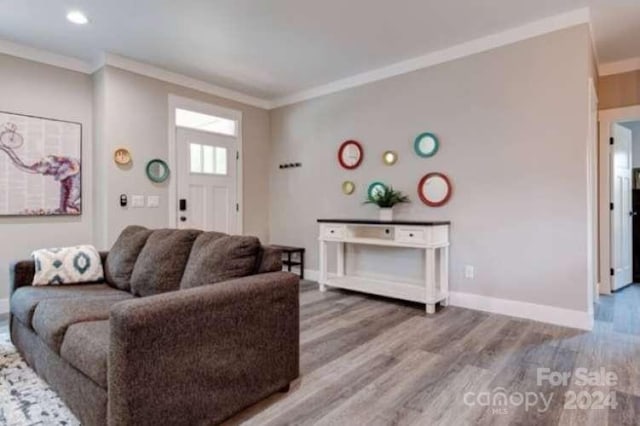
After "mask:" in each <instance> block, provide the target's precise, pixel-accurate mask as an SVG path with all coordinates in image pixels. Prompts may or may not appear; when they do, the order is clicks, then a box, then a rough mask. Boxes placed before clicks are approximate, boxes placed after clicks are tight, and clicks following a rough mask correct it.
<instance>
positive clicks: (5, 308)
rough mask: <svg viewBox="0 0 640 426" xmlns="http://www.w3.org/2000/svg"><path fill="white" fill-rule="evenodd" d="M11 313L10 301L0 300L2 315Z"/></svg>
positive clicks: (0, 312) (0, 313)
mask: <svg viewBox="0 0 640 426" xmlns="http://www.w3.org/2000/svg"><path fill="white" fill-rule="evenodd" d="M8 313H9V299H0V315H2V314H8Z"/></svg>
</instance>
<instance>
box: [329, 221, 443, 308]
mask: <svg viewBox="0 0 640 426" xmlns="http://www.w3.org/2000/svg"><path fill="white" fill-rule="evenodd" d="M318 223H319V224H320V236H319V237H318V240H319V243H320V278H319V284H320V291H325V290H326V287H327V286H330V287H337V288H343V289H347V290H354V291H360V292H363V293H371V294H376V295H380V296H386V297H393V298H396V299H402V300H410V301H413V302H420V303H424V304H425V305H426V311H427V314H433V313H435V311H436V304H437V303H440V304H441V305H443V306H446V305H447V303H448V297H449V288H448V287H449V225H450V222H448V221H446V222H445V221H442V222H414V221H392V222H383V221H377V220H357V219H318ZM329 243H335V244H336V245H337V247H338V258H337V271H336V274H335V275H333V274H332V275H331V276H330V275H329V273H328V271H327V245H328V244H329ZM345 244H364V245H376V246H385V247H402V248H415V249H420V250H424V255H425V277H424V284H423V285H416V284H412V283H407V282H401V281H388V280H380V279H371V278H362V277H357V276H350V275H347V274H346V271H345Z"/></svg>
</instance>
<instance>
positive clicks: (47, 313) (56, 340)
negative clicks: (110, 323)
mask: <svg viewBox="0 0 640 426" xmlns="http://www.w3.org/2000/svg"><path fill="white" fill-rule="evenodd" d="M132 298H133V296H131V294H129V293H125V292H121V295H118V296H114V297H76V298H73V299H58V300H54V299H49V300H43V301H42V302H40V303H39V304H38V306H37V307H36V311H35V313H34V314H33V329H34V330H35V332H36V334H38V336H40V338H41V339H42V340H43V341H44V342H45V343H46V344H47V346H49V347H50V348H51V350H52V351H54V352H58V353H59V352H60V346H61V345H62V341H63V339H64V336H65V333H66V332H67V329H68V328H69V327H70V326H71V325H73V324H77V323H79V322H85V321H100V320H107V319H109V311H110V310H111V307H112V306H113V305H115V304H116V303H118V302H122V301H123V300H127V299H132Z"/></svg>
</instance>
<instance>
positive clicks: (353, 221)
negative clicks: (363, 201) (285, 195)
mask: <svg viewBox="0 0 640 426" xmlns="http://www.w3.org/2000/svg"><path fill="white" fill-rule="evenodd" d="M318 223H350V224H354V225H413V226H437V225H451V221H449V220H436V221H416V220H391V221H384V220H375V219H318Z"/></svg>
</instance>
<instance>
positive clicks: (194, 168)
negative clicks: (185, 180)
mask: <svg viewBox="0 0 640 426" xmlns="http://www.w3.org/2000/svg"><path fill="white" fill-rule="evenodd" d="M189 147H190V150H191V159H190V164H191V167H190V169H191V173H202V145H200V144H197V143H192V144H189Z"/></svg>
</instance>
